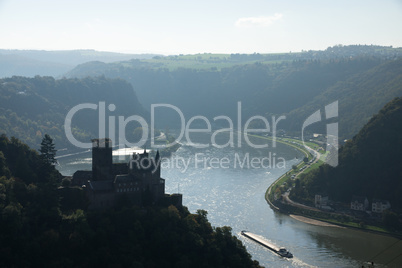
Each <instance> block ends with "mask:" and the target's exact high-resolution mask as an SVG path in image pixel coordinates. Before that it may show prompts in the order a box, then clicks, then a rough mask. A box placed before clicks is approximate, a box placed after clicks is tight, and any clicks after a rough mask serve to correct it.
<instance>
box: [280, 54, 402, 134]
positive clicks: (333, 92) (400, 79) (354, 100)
mask: <svg viewBox="0 0 402 268" xmlns="http://www.w3.org/2000/svg"><path fill="white" fill-rule="evenodd" d="M401 96H402V59H399V60H391V61H387V62H385V63H383V64H380V65H378V66H374V67H373V68H370V69H369V70H367V71H363V72H360V73H357V74H354V75H353V76H351V77H349V78H347V79H340V80H339V81H337V82H336V83H335V84H333V85H331V86H330V87H328V88H326V89H325V90H323V91H321V92H320V93H319V94H318V95H317V96H315V97H314V98H312V99H311V101H309V102H307V103H305V104H304V105H303V106H300V107H299V108H297V109H294V110H293V111H291V112H289V114H288V115H287V120H286V121H285V122H284V124H285V125H284V127H285V128H287V129H291V130H300V129H301V127H302V124H303V122H304V120H305V119H306V118H307V117H308V116H309V115H310V114H312V113H314V112H315V111H316V110H318V109H321V108H323V107H324V106H325V105H327V104H330V103H332V102H334V101H338V103H339V116H338V119H337V120H338V122H339V133H340V135H341V137H342V138H347V139H350V138H351V137H353V136H354V135H355V134H356V133H358V131H359V130H360V129H361V128H362V127H363V125H364V124H365V123H367V122H368V121H369V120H370V118H371V117H372V116H373V115H374V114H375V113H376V112H377V111H379V110H380V109H381V108H382V107H383V106H384V105H385V104H386V103H387V102H389V101H390V100H392V99H393V98H394V97H401ZM309 131H310V132H318V133H325V123H323V124H316V125H312V126H311V128H309Z"/></svg>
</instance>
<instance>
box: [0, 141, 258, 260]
mask: <svg viewBox="0 0 402 268" xmlns="http://www.w3.org/2000/svg"><path fill="white" fill-rule="evenodd" d="M61 179H62V176H61V175H60V173H59V172H58V171H57V170H56V169H55V168H54V166H52V165H49V164H47V163H46V162H44V161H43V159H42V158H41V156H40V155H39V154H38V153H37V152H36V151H34V150H31V149H30V148H29V147H28V146H27V145H25V144H23V143H21V142H20V141H19V140H18V139H15V138H11V139H8V138H7V137H6V136H4V135H2V136H0V241H1V243H0V266H1V267H96V266H98V267H259V265H258V262H256V261H252V260H251V256H250V254H248V253H247V251H246V249H245V247H244V246H243V244H242V243H241V241H240V240H238V239H237V238H236V237H235V236H233V235H232V233H231V228H230V227H226V226H224V227H216V228H214V227H212V226H211V224H210V223H209V222H208V219H207V212H206V211H203V210H199V211H198V212H197V214H190V213H189V211H188V210H187V208H185V207H179V208H176V207H174V206H169V207H166V206H165V207H163V206H161V207H157V206H154V207H148V208H141V209H139V208H135V207H131V206H129V205H128V204H126V203H125V202H124V201H123V200H122V202H120V203H119V205H118V206H116V207H115V208H113V209H110V210H108V211H87V210H86V199H85V195H84V191H83V190H82V188H68V187H66V185H65V183H62V181H61ZM62 185H63V186H65V187H61V186H62Z"/></svg>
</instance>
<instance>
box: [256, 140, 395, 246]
mask: <svg viewBox="0 0 402 268" xmlns="http://www.w3.org/2000/svg"><path fill="white" fill-rule="evenodd" d="M253 136H254V137H259V138H263V139H269V138H268V137H261V136H257V135H253ZM278 142H281V143H283V144H286V145H289V146H292V147H294V148H296V149H298V150H299V151H301V152H303V153H304V154H305V155H307V156H308V154H310V155H311V153H310V152H311V151H310V152H309V151H308V150H307V149H306V148H301V147H300V146H295V144H298V145H300V143H301V141H299V140H295V139H291V138H286V140H284V139H281V140H278ZM309 149H310V150H312V151H315V150H314V149H312V148H311V147H309ZM315 154H316V156H317V157H316V158H315V160H314V164H315V165H313V163H312V164H311V165H310V166H309V167H310V168H309V169H308V168H305V169H299V168H300V167H301V166H304V163H303V161H300V163H299V164H298V165H297V169H296V170H290V171H287V172H286V173H285V174H283V175H282V176H280V177H279V178H278V179H277V180H275V181H274V182H273V183H272V184H271V185H270V186H269V187H268V189H267V190H266V192H265V200H266V201H267V203H268V205H269V206H270V207H271V208H272V209H273V210H275V211H278V212H280V213H283V214H287V215H289V216H290V217H292V218H294V219H296V220H299V221H302V222H305V223H308V224H312V225H318V226H326V227H335V226H337V227H339V228H349V229H354V230H360V231H364V232H370V233H376V234H380V235H385V236H392V237H396V238H399V239H400V238H402V233H399V232H392V231H389V230H387V229H385V228H383V227H381V226H376V225H366V224H362V223H361V222H355V221H353V220H351V219H350V218H349V217H348V216H346V215H335V214H336V213H330V212H326V211H322V210H318V209H316V208H313V207H308V206H305V205H301V204H300V205H301V206H295V204H292V203H295V202H290V203H286V204H282V203H281V202H280V201H279V199H280V198H281V197H282V196H283V195H286V193H288V190H289V188H290V187H291V184H292V182H291V176H292V174H293V175H295V176H294V177H293V178H294V179H295V178H297V177H298V176H299V175H300V174H302V173H307V172H310V171H311V170H312V168H311V167H313V166H315V167H314V168H318V167H319V165H321V164H322V163H323V162H322V161H321V160H320V153H319V152H317V151H315ZM309 160H310V158H309ZM334 215H335V216H334ZM334 217H335V218H334ZM339 217H341V218H342V219H338V218H339ZM344 218H345V219H344ZM346 218H347V219H346Z"/></svg>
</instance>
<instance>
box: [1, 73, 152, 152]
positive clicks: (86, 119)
mask: <svg viewBox="0 0 402 268" xmlns="http://www.w3.org/2000/svg"><path fill="white" fill-rule="evenodd" d="M100 102H105V119H106V120H105V121H106V123H105V127H106V133H108V129H109V128H108V124H107V123H108V122H109V121H108V120H109V119H108V118H109V116H113V117H114V118H115V120H116V129H115V130H116V135H118V116H124V118H127V117H129V116H131V115H140V116H142V117H144V118H145V119H147V118H148V113H147V112H146V111H145V110H144V109H143V107H142V106H141V104H140V103H139V102H138V99H137V97H136V94H135V92H134V90H133V88H132V86H131V85H130V84H129V83H127V82H125V81H123V80H121V79H107V78H105V77H98V78H85V79H59V80H56V79H54V78H52V77H39V76H36V77H34V78H27V77H17V76H15V77H12V78H5V79H0V134H6V135H7V136H10V137H11V136H15V137H17V138H19V139H21V140H23V141H24V142H26V143H27V144H28V145H30V146H31V147H33V148H35V149H38V146H39V144H40V141H41V139H42V136H43V135H44V134H45V133H47V134H49V135H50V136H51V137H52V138H53V139H54V141H55V144H56V146H57V147H58V148H59V149H60V148H66V147H68V148H72V145H71V143H70V142H69V141H68V140H67V138H66V134H65V129H64V122H65V121H64V120H65V118H66V115H67V113H68V111H69V110H70V109H71V108H73V107H74V106H76V105H78V104H85V103H91V104H96V105H98V106H97V109H96V110H94V109H88V108H86V109H83V110H80V111H79V112H77V113H76V114H75V115H74V117H73V119H72V127H73V130H72V131H73V134H74V137H75V138H76V139H78V140H79V141H81V142H89V140H90V139H91V138H96V137H98V136H99V112H100V107H99V105H100V104H99V103H100ZM110 104H114V105H115V110H114V111H110V110H109V109H108V107H109V106H108V105H110ZM106 113H107V114H106ZM136 126H137V125H135V124H134V123H130V124H128V125H127V128H126V131H127V133H126V134H127V135H126V136H127V139H128V138H129V137H132V135H134V134H133V132H134V128H135V127H136Z"/></svg>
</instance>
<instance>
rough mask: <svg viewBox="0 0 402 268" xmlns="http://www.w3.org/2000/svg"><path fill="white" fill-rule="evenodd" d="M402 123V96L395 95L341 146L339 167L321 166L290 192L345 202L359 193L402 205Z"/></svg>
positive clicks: (300, 196)
mask: <svg viewBox="0 0 402 268" xmlns="http://www.w3.org/2000/svg"><path fill="white" fill-rule="evenodd" d="M401 122H402V98H395V99H394V100H392V101H391V102H389V103H388V104H387V105H385V107H384V108H383V109H381V110H380V112H379V113H378V114H376V115H375V116H374V117H373V118H371V119H370V121H369V122H368V123H367V124H366V125H365V126H364V127H363V128H362V129H361V130H360V131H359V133H358V134H357V135H356V136H355V137H353V139H352V140H350V141H348V142H346V144H345V145H344V146H342V147H341V148H340V150H339V165H338V166H337V167H335V168H332V167H330V166H329V165H322V166H320V168H319V169H317V170H315V171H312V172H310V173H308V174H307V175H306V177H304V178H302V179H301V180H300V184H299V185H298V186H296V188H295V189H294V190H292V193H291V195H294V196H296V197H298V198H307V199H310V200H313V199H314V195H315V194H317V193H322V192H324V193H328V194H329V196H330V198H331V199H333V200H336V201H342V202H346V203H349V202H350V201H351V198H352V195H360V196H366V197H367V198H369V200H372V199H373V198H379V199H385V200H389V201H390V202H391V206H392V207H393V208H399V209H400V208H402V136H401V133H402V124H401ZM296 185H297V184H296Z"/></svg>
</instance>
